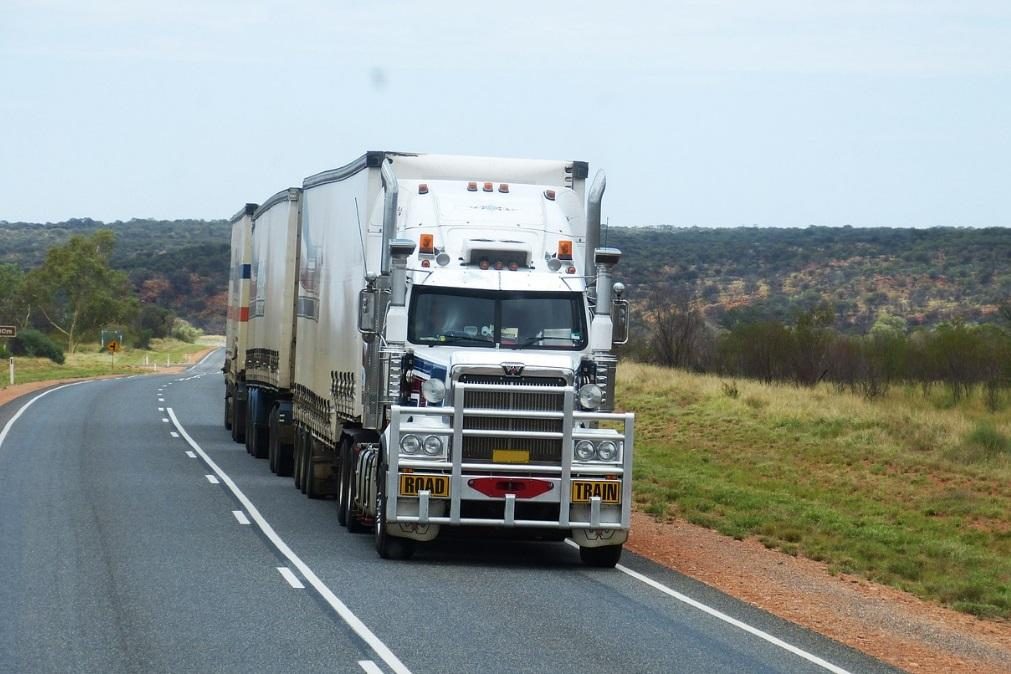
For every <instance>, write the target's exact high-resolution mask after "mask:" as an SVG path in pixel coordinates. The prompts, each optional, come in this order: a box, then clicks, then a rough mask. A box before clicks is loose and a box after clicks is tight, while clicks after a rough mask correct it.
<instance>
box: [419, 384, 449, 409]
mask: <svg viewBox="0 0 1011 674" xmlns="http://www.w3.org/2000/svg"><path fill="white" fill-rule="evenodd" d="M421 395H423V396H425V400H427V401H428V402H430V403H432V404H438V403H441V402H442V401H443V400H445V399H446V385H445V384H444V383H443V382H442V380H441V379H429V380H427V381H426V382H425V383H424V384H422V385H421Z"/></svg>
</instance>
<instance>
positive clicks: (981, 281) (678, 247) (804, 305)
mask: <svg viewBox="0 0 1011 674" xmlns="http://www.w3.org/2000/svg"><path fill="white" fill-rule="evenodd" d="M606 240H607V244H608V245H610V246H614V247H617V248H620V249H621V250H622V251H623V252H624V254H625V255H624V258H623V259H622V261H621V264H620V265H619V266H618V267H617V269H616V276H617V278H618V279H619V280H621V281H623V282H624V283H625V284H626V285H627V286H628V289H629V297H630V299H632V300H633V302H640V303H641V302H645V301H647V300H648V299H649V298H650V296H651V295H653V296H654V297H657V298H659V299H660V301H665V299H667V298H670V297H674V296H685V295H687V296H690V297H692V298H694V301H695V302H697V304H698V305H699V306H701V307H702V308H703V310H704V312H705V314H706V316H707V317H708V318H709V319H710V320H712V321H713V322H715V323H718V324H721V325H728V324H732V323H734V322H737V321H747V320H751V319H754V318H774V319H778V320H787V321H788V320H790V319H791V318H792V316H793V315H795V314H796V313H797V312H798V311H801V310H807V309H809V308H811V307H813V306H814V305H816V304H818V303H820V302H822V301H827V302H829V304H830V305H831V306H832V307H833V309H834V310H835V315H836V327H837V328H839V329H842V330H846V331H852V332H864V331H866V330H867V329H868V328H869V327H870V326H871V325H872V324H873V323H874V320H875V318H876V317H877V315H878V314H879V312H881V311H886V312H888V313H891V314H894V315H897V316H901V317H903V318H905V319H906V320H907V321H909V324H910V325H911V326H916V325H934V324H937V323H939V322H942V321H950V320H956V319H960V320H965V321H978V322H986V321H990V320H995V319H996V314H997V309H998V305H1000V304H1001V303H1003V302H1007V301H1008V299H1009V298H1011V229H1003V228H987V229H961V228H933V229H896V228H885V227H879V228H867V229H864V228H851V227H808V228H806V229H786V228H757V227H736V228H729V229H703V228H695V227H692V228H675V227H641V228H617V227H615V228H611V231H610V232H608V234H607V239H606Z"/></svg>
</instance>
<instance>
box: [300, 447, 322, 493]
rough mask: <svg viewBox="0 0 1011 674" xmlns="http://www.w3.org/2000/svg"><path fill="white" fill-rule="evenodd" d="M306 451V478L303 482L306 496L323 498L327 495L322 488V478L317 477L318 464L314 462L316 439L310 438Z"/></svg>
mask: <svg viewBox="0 0 1011 674" xmlns="http://www.w3.org/2000/svg"><path fill="white" fill-rule="evenodd" d="M306 444H307V447H306V452H305V478H304V481H303V483H302V487H303V491H304V493H305V495H306V497H308V498H311V499H318V498H323V497H324V496H326V494H325V493H324V491H323V490H322V489H321V488H320V480H318V479H316V476H315V473H316V470H315V468H316V464H315V463H314V462H313V455H314V454H315V453H316V452H315V450H316V440H315V439H310V440H309V442H308V443H306Z"/></svg>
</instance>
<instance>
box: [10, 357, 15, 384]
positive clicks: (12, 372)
mask: <svg viewBox="0 0 1011 674" xmlns="http://www.w3.org/2000/svg"><path fill="white" fill-rule="evenodd" d="M10 367H11V386H14V356H11V366H10Z"/></svg>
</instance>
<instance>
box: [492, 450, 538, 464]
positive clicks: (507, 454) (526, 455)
mask: <svg viewBox="0 0 1011 674" xmlns="http://www.w3.org/2000/svg"><path fill="white" fill-rule="evenodd" d="M491 462H492V463H530V450H528V449H493V450H491Z"/></svg>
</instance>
